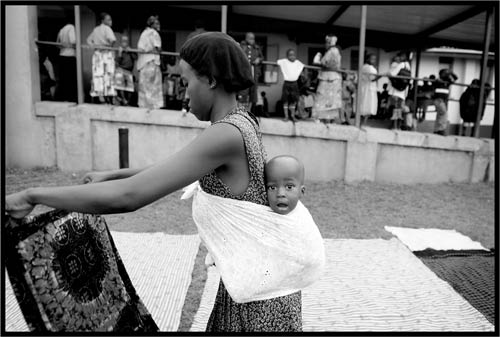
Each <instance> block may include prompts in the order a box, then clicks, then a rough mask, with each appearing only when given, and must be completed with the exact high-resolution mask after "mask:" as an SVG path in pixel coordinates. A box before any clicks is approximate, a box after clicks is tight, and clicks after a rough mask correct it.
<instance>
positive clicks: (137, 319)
mask: <svg viewBox="0 0 500 337" xmlns="http://www.w3.org/2000/svg"><path fill="white" fill-rule="evenodd" d="M6 223H7V225H6V228H5V233H6V236H7V237H6V240H5V243H6V246H7V247H6V255H5V256H6V260H5V261H6V266H7V271H8V274H9V278H10V282H11V284H12V288H13V290H14V293H15V295H16V298H17V300H18V302H19V305H20V308H21V311H22V313H23V315H24V317H25V319H26V322H27V323H28V327H29V329H30V330H31V331H37V332H43V331H51V332H60V331H120V332H154V331H158V327H157V325H156V323H155V322H154V321H153V319H152V318H151V315H150V314H149V312H148V310H147V309H146V307H145V306H144V304H143V303H142V301H141V299H140V298H139V296H138V295H137V293H136V291H135V289H134V287H133V285H132V283H131V281H130V278H129V276H128V274H127V272H126V270H125V267H124V265H123V262H122V260H121V259H120V256H119V255H118V252H117V250H116V247H115V244H114V242H113V238H112V237H111V235H110V232H109V229H108V227H107V225H106V223H105V222H104V219H103V218H102V217H100V216H98V215H89V214H81V213H69V212H66V211H62V210H55V211H51V212H48V213H45V214H41V215H37V216H34V217H27V218H24V219H22V220H16V219H13V218H10V217H8V218H7V219H6Z"/></svg>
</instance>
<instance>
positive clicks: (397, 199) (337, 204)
mask: <svg viewBox="0 0 500 337" xmlns="http://www.w3.org/2000/svg"><path fill="white" fill-rule="evenodd" d="M82 175H83V173H82V172H77V173H74V174H72V173H64V172H60V171H57V170H55V169H39V170H29V171H23V170H7V172H6V177H5V178H6V179H5V189H6V193H12V192H16V191H20V190H22V189H24V188H28V187H36V186H58V185H73V184H78V183H80V180H81V177H82ZM494 190H495V189H494V184H493V183H488V184H487V183H477V184H434V185H426V184H419V185H411V186H407V185H397V184H379V183H372V182H363V183H359V184H352V185H351V184H345V183H343V182H341V181H333V182H328V183H314V182H309V183H307V191H306V195H305V197H304V198H303V200H302V201H303V203H304V205H306V206H307V207H308V208H309V210H310V212H311V214H312V215H313V217H314V219H315V220H316V223H317V225H318V227H319V229H320V231H321V233H322V235H323V237H325V238H351V239H373V238H383V239H389V238H391V236H392V235H391V234H390V233H389V232H387V231H385V230H384V226H401V227H414V228H441V229H455V230H457V231H459V232H461V233H463V234H464V235H467V236H469V237H470V238H471V239H472V240H475V241H479V242H481V244H482V245H483V246H485V247H487V248H493V247H494V245H495V242H494V241H495V240H494V233H495V227H494V226H495V217H494V212H495V203H494V193H495V192H494ZM180 195H181V192H175V193H173V194H171V195H169V196H167V197H165V198H162V199H160V200H158V201H156V202H155V203H153V204H151V205H149V206H146V207H144V208H142V209H140V210H138V211H136V212H133V213H129V214H116V215H108V216H106V221H107V223H108V225H109V227H110V229H111V230H114V231H125V232H159V231H161V232H165V233H167V234H196V227H195V225H194V223H193V222H192V220H191V203H190V202H189V201H182V200H180ZM47 210H48V208H46V207H43V206H38V207H37V208H36V209H35V213H41V212H44V211H47ZM205 254H206V250H205V249H204V248H201V249H200V251H199V253H198V256H197V258H196V261H195V269H194V271H193V281H192V284H191V286H190V288H189V290H188V294H187V298H186V303H185V305H184V309H183V313H182V317H181V326H180V330H181V331H187V330H189V327H190V326H191V322H192V319H193V316H194V314H195V313H196V310H197V308H198V306H199V301H200V298H201V294H202V292H203V285H204V282H205V280H206V271H205V269H204V265H203V261H204V257H205Z"/></svg>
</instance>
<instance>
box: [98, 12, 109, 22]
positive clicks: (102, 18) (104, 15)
mask: <svg viewBox="0 0 500 337" xmlns="http://www.w3.org/2000/svg"><path fill="white" fill-rule="evenodd" d="M108 15H109V14H108V13H106V12H102V13H101V14H99V18H100V19H101V22H103V21H104V19H106V16H108ZM109 16H110V17H111V15H109Z"/></svg>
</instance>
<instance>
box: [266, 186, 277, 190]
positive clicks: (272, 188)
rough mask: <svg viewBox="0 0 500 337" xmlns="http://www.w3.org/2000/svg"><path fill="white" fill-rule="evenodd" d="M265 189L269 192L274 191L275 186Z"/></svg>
mask: <svg viewBox="0 0 500 337" xmlns="http://www.w3.org/2000/svg"><path fill="white" fill-rule="evenodd" d="M267 189H268V190H270V191H274V190H276V186H267Z"/></svg>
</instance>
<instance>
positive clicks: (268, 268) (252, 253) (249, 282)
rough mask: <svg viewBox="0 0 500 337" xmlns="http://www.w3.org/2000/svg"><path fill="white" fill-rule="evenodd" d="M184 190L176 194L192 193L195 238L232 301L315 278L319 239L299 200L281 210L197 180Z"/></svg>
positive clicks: (293, 288) (321, 254)
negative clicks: (215, 191)
mask: <svg viewBox="0 0 500 337" xmlns="http://www.w3.org/2000/svg"><path fill="white" fill-rule="evenodd" d="M184 191H185V193H184V194H183V196H182V197H181V199H188V198H190V197H191V196H192V197H193V206H192V207H193V208H192V212H193V220H194V222H195V224H196V226H197V228H198V232H199V235H200V238H201V240H202V242H203V243H204V244H205V246H206V247H207V250H208V252H209V254H210V255H211V256H212V258H213V261H214V262H215V266H216V268H217V270H218V272H219V274H220V275H221V278H222V281H223V283H224V286H225V288H226V290H227V292H228V293H229V295H230V296H231V298H232V299H233V300H234V301H235V302H237V303H247V302H252V301H260V300H266V299H270V298H275V297H279V296H285V295H289V294H292V293H294V292H297V291H299V290H302V289H304V288H305V287H307V286H309V285H311V284H312V283H313V282H314V281H316V280H317V279H318V278H319V277H320V275H321V272H322V270H323V267H324V264H325V249H324V245H323V238H322V237H321V234H320V232H319V230H318V227H317V226H316V224H315V223H314V220H313V218H312V216H311V214H310V213H309V211H308V210H307V208H306V207H305V206H304V205H303V204H302V203H301V202H300V201H299V202H298V204H297V207H296V208H295V209H294V210H293V211H292V212H290V213H289V214H287V215H281V214H278V213H275V212H273V211H272V210H271V208H270V207H268V206H263V205H258V204H255V203H252V202H247V201H240V200H234V199H228V198H221V197H217V196H214V195H211V194H208V193H206V192H204V191H203V190H201V188H200V186H199V184H198V183H197V182H196V183H194V184H192V185H190V186H188V187H186V188H185V189H184Z"/></svg>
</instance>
